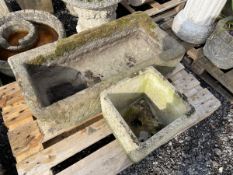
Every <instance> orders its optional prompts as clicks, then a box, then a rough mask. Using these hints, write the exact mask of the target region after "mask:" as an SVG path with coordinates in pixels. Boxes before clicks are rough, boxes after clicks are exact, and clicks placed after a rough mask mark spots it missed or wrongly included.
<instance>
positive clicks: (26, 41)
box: [0, 19, 37, 51]
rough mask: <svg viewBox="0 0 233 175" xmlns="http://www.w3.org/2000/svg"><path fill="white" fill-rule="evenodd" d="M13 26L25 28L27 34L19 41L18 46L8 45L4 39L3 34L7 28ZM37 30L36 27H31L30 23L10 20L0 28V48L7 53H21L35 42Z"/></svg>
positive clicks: (21, 20)
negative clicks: (7, 51)
mask: <svg viewBox="0 0 233 175" xmlns="http://www.w3.org/2000/svg"><path fill="white" fill-rule="evenodd" d="M15 25H18V26H23V27H24V28H27V32H28V34H27V35H26V36H25V37H23V38H22V39H20V40H19V45H17V46H12V45H10V43H9V42H8V41H7V40H6V39H5V38H4V36H3V35H4V32H5V30H7V29H8V28H11V27H14V26H15ZM36 32H37V30H36V27H35V26H33V25H32V24H31V23H30V22H28V21H26V20H23V19H20V20H12V21H9V22H7V23H5V24H4V25H2V26H1V27H0V41H1V42H2V43H0V46H1V47H3V48H4V49H6V50H9V51H21V50H22V49H26V48H29V47H31V46H32V45H33V44H34V43H35V42H36V40H37V33H36Z"/></svg>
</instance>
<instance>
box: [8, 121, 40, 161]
mask: <svg viewBox="0 0 233 175" xmlns="http://www.w3.org/2000/svg"><path fill="white" fill-rule="evenodd" d="M19 125H20V124H19ZM21 126H23V127H18V128H17V129H15V130H13V131H9V132H8V138H9V141H10V145H11V149H12V152H13V155H14V156H15V158H16V161H17V162H20V161H22V160H24V159H25V158H27V157H30V156H31V155H33V154H35V153H37V152H39V151H40V150H42V149H43V146H42V139H43V136H42V134H41V132H40V130H39V128H38V125H37V122H35V121H31V122H28V123H27V124H24V125H21Z"/></svg>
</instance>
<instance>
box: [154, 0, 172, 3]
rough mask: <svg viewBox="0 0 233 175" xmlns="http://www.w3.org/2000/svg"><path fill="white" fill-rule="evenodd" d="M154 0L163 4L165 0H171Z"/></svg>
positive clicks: (167, 0) (166, 0)
mask: <svg viewBox="0 0 233 175" xmlns="http://www.w3.org/2000/svg"><path fill="white" fill-rule="evenodd" d="M155 1H156V2H158V3H159V4H164V3H166V2H169V1H171V0H155Z"/></svg>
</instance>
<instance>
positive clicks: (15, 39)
mask: <svg viewBox="0 0 233 175" xmlns="http://www.w3.org/2000/svg"><path fill="white" fill-rule="evenodd" d="M27 34H28V32H27V31H18V32H15V33H13V34H11V35H10V36H9V37H8V39H7V41H8V42H9V43H10V45H12V46H17V45H19V40H20V39H22V38H23V37H25V36H26V35H27Z"/></svg>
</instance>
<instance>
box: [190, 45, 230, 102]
mask: <svg viewBox="0 0 233 175" xmlns="http://www.w3.org/2000/svg"><path fill="white" fill-rule="evenodd" d="M187 55H188V56H189V58H191V59H192V63H191V67H192V70H193V72H195V73H196V74H197V75H198V76H200V77H201V78H202V79H203V80H204V81H205V82H206V83H208V84H209V85H210V86H212V87H213V88H214V89H215V90H217V91H218V92H219V93H221V94H222V95H224V96H225V97H226V98H227V99H229V101H230V102H232V103H233V79H232V76H233V69H231V70H230V71H228V72H224V71H222V70H221V69H220V68H218V67H217V66H215V65H214V64H213V63H212V62H211V61H210V60H208V58H206V57H205V56H204V54H203V50H202V48H200V49H195V48H192V49H190V50H189V51H188V52H187Z"/></svg>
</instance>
